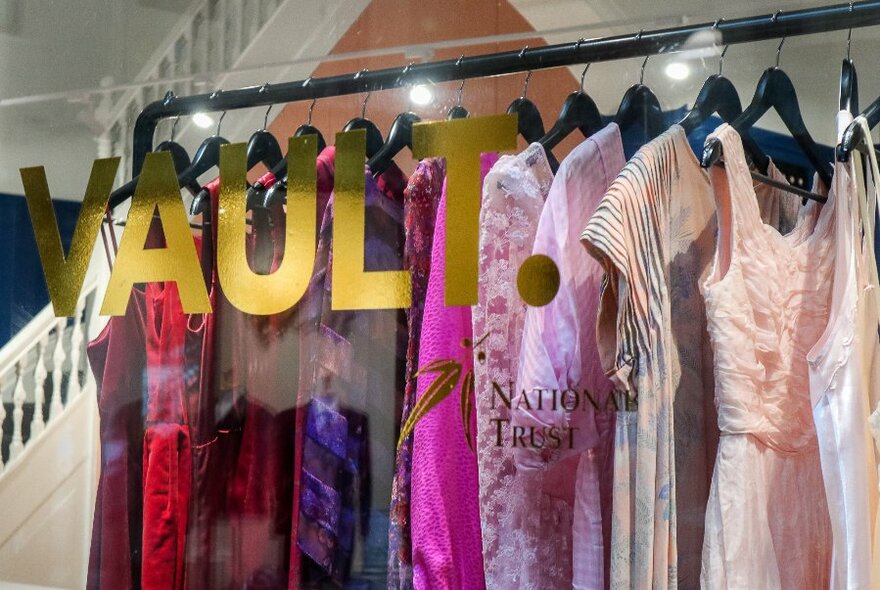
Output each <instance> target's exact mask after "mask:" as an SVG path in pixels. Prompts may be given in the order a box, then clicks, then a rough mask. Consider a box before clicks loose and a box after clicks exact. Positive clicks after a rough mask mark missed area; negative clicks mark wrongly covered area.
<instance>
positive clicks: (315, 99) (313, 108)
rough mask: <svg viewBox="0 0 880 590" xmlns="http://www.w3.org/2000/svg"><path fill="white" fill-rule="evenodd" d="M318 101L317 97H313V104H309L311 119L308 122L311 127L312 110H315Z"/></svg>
mask: <svg viewBox="0 0 880 590" xmlns="http://www.w3.org/2000/svg"><path fill="white" fill-rule="evenodd" d="M316 102H318V99H317V98H313V99H312V102H311V104H309V120H308V122H307V123H306V125H308V126H309V127H311V126H312V111H313V110H315V103H316Z"/></svg>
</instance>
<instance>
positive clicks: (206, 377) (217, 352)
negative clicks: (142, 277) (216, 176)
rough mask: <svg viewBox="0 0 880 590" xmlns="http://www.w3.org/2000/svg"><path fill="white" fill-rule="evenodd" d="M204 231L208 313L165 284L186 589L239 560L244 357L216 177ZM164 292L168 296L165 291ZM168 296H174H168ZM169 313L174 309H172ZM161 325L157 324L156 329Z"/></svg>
mask: <svg viewBox="0 0 880 590" xmlns="http://www.w3.org/2000/svg"><path fill="white" fill-rule="evenodd" d="M206 188H207V189H208V191H209V193H210V199H211V205H210V209H209V212H208V216H209V217H210V220H211V221H213V223H211V232H212V233H211V235H209V236H207V235H206V236H203V237H202V239H201V247H200V248H198V250H199V251H200V252H201V255H202V259H203V263H204V264H205V265H206V267H207V269H208V271H209V272H208V280H209V283H208V297H209V300H210V302H211V309H212V313H210V314H183V313H182V311H181V308H180V305H179V297H178V296H177V291H176V289H174V290H170V289H167V288H166V289H165V291H164V292H163V293H164V297H165V305H166V306H167V305H168V303H169V301H175V304H174V306H173V307H172V312H171V313H172V315H171V316H170V317H172V318H173V319H174V321H173V322H169V323H168V329H169V331H172V332H173V335H172V336H169V338H171V339H173V340H174V341H177V342H181V343H182V348H183V353H182V359H176V360H177V362H179V363H180V364H179V365H178V366H176V367H174V368H173V369H172V370H174V371H179V372H180V373H181V375H182V376H183V380H184V388H185V399H186V405H187V413H188V416H189V422H188V423H189V425H190V437H191V441H192V442H191V445H192V493H191V498H190V504H189V522H188V526H187V529H186V587H187V590H197V589H203V588H204V589H212V590H213V589H214V588H225V587H229V585H230V584H231V583H232V582H231V581H232V580H234V579H235V573H234V572H235V569H236V568H237V567H238V564H237V563H236V561H235V558H234V557H233V555H235V554H236V549H235V541H234V540H232V539H231V538H230V528H231V522H232V516H231V512H230V509H231V508H232V507H233V505H232V503H231V502H230V492H231V490H233V489H235V487H236V486H235V482H236V480H237V478H240V477H242V474H241V473H240V472H239V470H238V467H237V465H238V458H239V454H240V451H241V445H242V432H243V429H244V420H245V411H246V395H247V393H246V390H245V385H246V373H247V361H246V359H245V358H243V357H242V355H241V353H242V346H241V341H240V338H241V330H240V322H239V320H238V317H239V316H240V315H241V312H240V311H238V310H237V309H236V308H235V307H233V306H232V304H231V303H229V301H228V300H227V299H226V297H225V296H224V295H223V292H222V288H221V285H220V281H219V276H218V274H217V259H216V247H215V245H216V241H217V223H216V221H217V219H218V208H219V203H218V195H219V180H213V181H211V182H210V183H208V185H207V187H206ZM169 294H171V295H169ZM171 296H173V299H169V297H171ZM175 310H176V311H175ZM163 328H164V326H163Z"/></svg>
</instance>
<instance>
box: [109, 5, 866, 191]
mask: <svg viewBox="0 0 880 590" xmlns="http://www.w3.org/2000/svg"><path fill="white" fill-rule="evenodd" d="M877 24H880V0H868V1H865V2H855V3H852V4H849V3H847V4H838V5H833V6H821V7H817V8H809V9H803V10H795V11H791V12H777V13H775V14H766V15H761V16H750V17H745V18H739V19H732V20H724V21H720V22H717V23H703V24H698V25H686V26H680V27H674V28H669V29H659V30H654V31H642V32H640V33H637V34H631V35H617V36H614V37H604V38H597V39H587V40H581V41H575V42H571V43H561V44H558V45H547V46H544V47H536V48H534V49H526V50H525V51H519V50H514V51H505V52H501V53H493V54H487V55H478V56H473V57H465V58H463V59H450V60H444V61H436V62H428V63H424V64H414V65H411V66H408V67H407V69H406V74H405V75H404V69H403V68H388V69H383V70H375V71H363V72H360V73H358V74H349V75H342V76H331V77H327V78H311V79H309V80H305V81H298V82H286V83H282V84H272V85H270V86H269V87H268V88H265V89H264V88H263V87H262V86H249V87H246V88H240V89H237V90H229V91H222V92H215V93H210V94H198V95H193V96H187V97H180V98H174V99H172V100H165V101H163V100H158V101H155V102H152V103H150V104H149V105H147V106H146V108H144V110H143V111H141V113H140V115H138V118H137V121H136V122H135V126H134V141H133V146H132V147H133V151H132V154H133V156H132V171H133V174H134V175H136V174H138V173H139V172H140V169H141V166H142V165H143V161H144V156H145V155H146V154H147V152H149V151H151V150H152V148H153V133H154V132H155V130H156V125H157V124H158V122H159V121H160V120H162V119H164V118H168V117H176V116H179V115H190V114H193V113H197V112H217V111H228V110H234V109H243V108H250V107H258V106H268V105H270V104H277V103H286V102H295V101H300V100H311V99H313V98H326V97H330V96H342V95H348V94H358V93H362V92H373V91H378V90H388V89H391V88H399V87H401V86H406V85H410V84H417V83H419V82H426V81H430V82H434V83H437V82H446V81H449V80H464V79H468V78H484V77H489V76H498V75H502V74H511V73H515V72H524V71H528V70H538V69H545V68H556V67H561V66H570V65H575V64H583V63H594V62H599V61H611V60H617V59H625V58H631V57H640V56H646V55H655V54H660V53H672V52H675V51H681V50H684V49H688V50H690V49H698V48H699V46H695V45H693V39H694V38H695V37H693V36H694V34H695V33H697V32H699V31H703V30H707V29H715V30H716V31H718V32H719V33H720V35H721V39H720V41H719V42H718V45H720V46H724V45H731V44H734V43H747V42H751V41H762V40H767V39H779V38H782V37H793V36H796V35H808V34H812V33H824V32H827V31H838V30H844V29H849V28H856V27H867V26H872V25H877ZM697 38H698V37H697ZM689 41H690V43H689ZM116 205H118V203H111V206H116Z"/></svg>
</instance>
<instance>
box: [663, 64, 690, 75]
mask: <svg viewBox="0 0 880 590" xmlns="http://www.w3.org/2000/svg"><path fill="white" fill-rule="evenodd" d="M664 71H665V72H666V75H667V76H669V77H670V78H672V79H673V80H684V79H685V78H687V77H688V76H690V74H691V69H690V67H688V65H687V64H686V63H684V62H681V61H673V62H669V63H668V64H666V69H665V70H664Z"/></svg>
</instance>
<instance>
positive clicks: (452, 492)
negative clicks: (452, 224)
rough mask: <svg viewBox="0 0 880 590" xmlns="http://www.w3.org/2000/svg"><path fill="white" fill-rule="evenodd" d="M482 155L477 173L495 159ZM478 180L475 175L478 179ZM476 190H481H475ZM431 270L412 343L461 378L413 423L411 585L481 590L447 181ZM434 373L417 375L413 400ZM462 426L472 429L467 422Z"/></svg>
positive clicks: (464, 325) (462, 316)
mask: <svg viewBox="0 0 880 590" xmlns="http://www.w3.org/2000/svg"><path fill="white" fill-rule="evenodd" d="M497 159H498V157H497V156H495V155H493V154H483V156H482V158H481V167H482V176H483V177H485V175H486V173H487V172H488V171H489V169H490V168H491V167H492V165H493V164H494V163H495V162H496V161H497ZM481 180H482V177H481ZM474 188H475V190H477V191H479V190H480V187H474ZM435 228H436V229H435V230H434V243H433V245H432V251H431V275H430V277H429V278H428V292H427V295H426V297H425V315H424V320H423V321H422V335H421V343H420V347H419V367H425V366H427V365H428V364H429V363H431V362H432V361H435V360H439V359H450V360H454V361H456V362H459V363H460V364H461V377H460V379H459V382H458V385H457V386H456V387H455V389H454V390H453V391H452V393H451V394H450V395H449V396H448V397H446V399H444V400H443V401H442V402H440V403H439V404H438V405H437V406H435V407H434V408H433V409H432V410H430V411H429V412H428V413H427V414H426V415H425V416H424V417H423V418H422V419H421V420H419V422H418V423H417V425H416V427H415V431H414V435H413V458H412V491H411V505H412V507H411V518H412V558H413V585H414V587H415V588H416V589H417V590H447V589H448V590H482V589H483V588H485V587H486V584H485V579H484V576H483V552H482V541H481V538H480V508H479V484H478V475H477V457H476V455H475V454H474V451H473V450H471V449H470V448H469V447H468V444H467V441H466V439H465V433H464V428H463V426H462V418H461V409H460V399H461V396H460V391H461V384H462V383H463V381H464V378H465V374H466V373H467V372H469V371H471V370H472V369H473V353H472V350H471V348H469V347H468V346H467V344H468V343H467V342H465V340H466V339H467V340H468V341H470V340H471V339H472V338H473V327H472V325H471V308H470V307H464V306H457V307H447V306H446V303H445V301H444V283H445V280H446V264H445V259H446V256H445V251H446V231H445V228H446V183H445V182H444V184H443V196H442V197H441V198H440V205H439V206H438V208H437V221H436V225H435ZM435 377H436V375H424V376H419V378H418V381H417V389H416V391H417V394H416V400H419V399H421V397H422V395H424V393H425V390H426V389H427V387H428V385H429V384H430V382H431V381H432V380H433V379H434V378H435ZM469 428H470V429H471V431H472V432H473V431H474V430H475V428H476V424H475V421H474V420H471V424H469Z"/></svg>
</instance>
